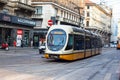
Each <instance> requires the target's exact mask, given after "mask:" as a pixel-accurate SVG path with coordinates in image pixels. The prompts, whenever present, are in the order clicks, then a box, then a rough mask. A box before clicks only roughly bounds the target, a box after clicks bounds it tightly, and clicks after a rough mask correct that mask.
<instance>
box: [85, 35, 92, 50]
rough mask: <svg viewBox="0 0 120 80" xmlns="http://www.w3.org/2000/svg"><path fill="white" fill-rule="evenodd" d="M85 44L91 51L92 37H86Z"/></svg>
mask: <svg viewBox="0 0 120 80" xmlns="http://www.w3.org/2000/svg"><path fill="white" fill-rule="evenodd" d="M85 43H86V45H85V48H86V49H90V48H91V41H90V37H88V36H86V39H85Z"/></svg>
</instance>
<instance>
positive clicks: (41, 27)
mask: <svg viewBox="0 0 120 80" xmlns="http://www.w3.org/2000/svg"><path fill="white" fill-rule="evenodd" d="M83 2H84V0H32V6H34V7H35V8H36V11H35V14H34V15H33V16H32V19H34V20H35V21H36V27H34V36H33V37H34V45H35V46H38V45H37V44H38V42H39V41H40V40H41V39H45V35H46V33H47V31H48V29H49V27H50V26H49V25H48V20H52V21H53V24H65V25H73V26H78V27H83V24H82V23H83V20H81V22H80V18H81V19H83V10H82V9H83V8H82V9H80V8H79V7H83V6H84V5H83ZM80 4H81V6H80ZM80 10H81V11H80ZM79 12H80V13H79ZM79 24H80V25H79Z"/></svg>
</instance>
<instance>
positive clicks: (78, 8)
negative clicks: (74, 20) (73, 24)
mask: <svg viewBox="0 0 120 80" xmlns="http://www.w3.org/2000/svg"><path fill="white" fill-rule="evenodd" d="M74 9H77V10H78V14H79V24H78V26H79V27H81V14H80V9H83V7H79V6H78V7H74Z"/></svg>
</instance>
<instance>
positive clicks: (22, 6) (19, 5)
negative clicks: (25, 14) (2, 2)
mask: <svg viewBox="0 0 120 80" xmlns="http://www.w3.org/2000/svg"><path fill="white" fill-rule="evenodd" d="M12 3H14V7H15V8H16V9H17V10H19V9H23V10H28V11H31V12H34V11H35V8H34V7H33V6H31V5H28V4H24V3H22V2H19V1H12Z"/></svg>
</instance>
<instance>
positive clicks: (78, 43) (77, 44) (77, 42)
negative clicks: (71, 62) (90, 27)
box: [74, 35, 84, 50]
mask: <svg viewBox="0 0 120 80" xmlns="http://www.w3.org/2000/svg"><path fill="white" fill-rule="evenodd" d="M82 49H84V37H83V35H75V36H74V50H82Z"/></svg>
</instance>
